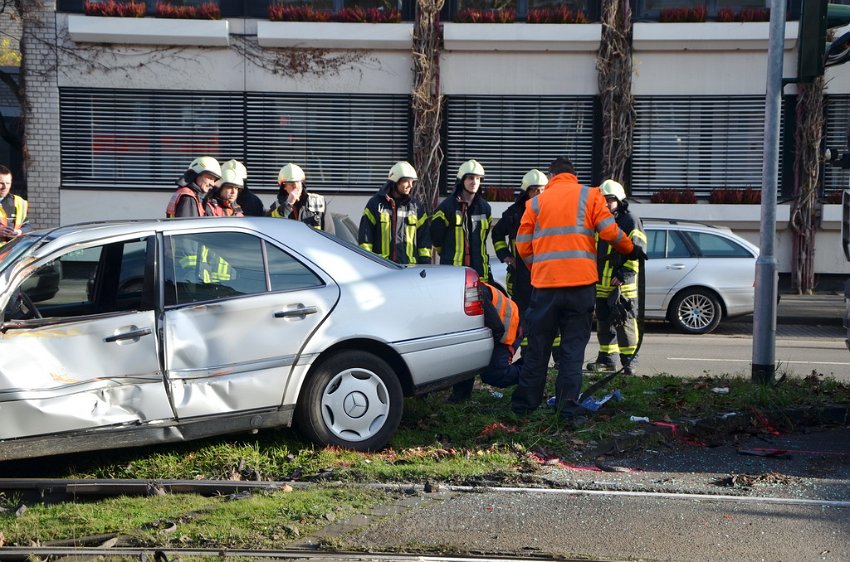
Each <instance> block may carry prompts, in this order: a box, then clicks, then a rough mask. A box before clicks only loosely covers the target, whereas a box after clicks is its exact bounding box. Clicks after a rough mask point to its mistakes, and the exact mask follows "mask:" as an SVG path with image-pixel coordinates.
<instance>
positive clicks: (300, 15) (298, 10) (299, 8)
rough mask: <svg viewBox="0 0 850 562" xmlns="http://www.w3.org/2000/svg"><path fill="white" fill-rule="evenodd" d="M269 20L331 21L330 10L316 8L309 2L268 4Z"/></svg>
mask: <svg viewBox="0 0 850 562" xmlns="http://www.w3.org/2000/svg"><path fill="white" fill-rule="evenodd" d="M268 14H269V19H270V20H271V21H331V16H332V15H333V14H332V13H331V11H330V10H317V9H315V8H313V6H310V5H309V4H301V5H291V4H269V10H268Z"/></svg>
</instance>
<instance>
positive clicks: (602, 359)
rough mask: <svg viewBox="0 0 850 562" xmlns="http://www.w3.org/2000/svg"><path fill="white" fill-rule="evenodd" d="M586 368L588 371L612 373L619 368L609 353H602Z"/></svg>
mask: <svg viewBox="0 0 850 562" xmlns="http://www.w3.org/2000/svg"><path fill="white" fill-rule="evenodd" d="M585 368H586V369H587V370H588V371H596V372H608V373H612V372H614V371H616V370H617V366H616V365H614V360H613V359H612V358H611V356H610V355H608V354H607V353H600V354H599V355H598V356H597V357H596V361H594V362H593V363H588V364H587V365H585Z"/></svg>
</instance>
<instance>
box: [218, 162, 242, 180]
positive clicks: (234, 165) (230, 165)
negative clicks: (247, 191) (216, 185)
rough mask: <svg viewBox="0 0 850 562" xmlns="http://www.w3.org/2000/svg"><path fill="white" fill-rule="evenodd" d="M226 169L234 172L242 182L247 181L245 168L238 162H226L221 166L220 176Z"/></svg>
mask: <svg viewBox="0 0 850 562" xmlns="http://www.w3.org/2000/svg"><path fill="white" fill-rule="evenodd" d="M228 169H229V170H233V171H235V172H236V173H237V174H239V177H240V178H242V179H243V180H247V179H248V169H247V168H245V164H243V163H242V162H240V161H239V160H228V161H227V162H225V163H224V164H222V165H221V171H222V174H223V173H224V172H225V170H228ZM240 185H241V184H240Z"/></svg>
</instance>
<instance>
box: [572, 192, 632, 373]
mask: <svg viewBox="0 0 850 562" xmlns="http://www.w3.org/2000/svg"><path fill="white" fill-rule="evenodd" d="M599 191H601V192H602V195H604V196H605V201H606V202H607V203H608V209H609V210H610V211H611V213H613V214H614V219H615V220H616V221H617V226H619V227H620V229H621V230H622V231H623V232H625V233H626V234H627V235H628V236H629V238H631V240H632V243H633V244H634V245H635V247H640V248H641V249H643V250H644V251H646V234H645V233H644V231H643V225H642V224H641V222H640V218H638V217H637V215H635V214H634V213H632V212H631V211H629V202H628V200H627V199H626V190H625V189H623V186H622V185H620V184H619V183H618V182H616V181H614V180H610V179H609V180H605V181H604V182H602V185H600V186H599ZM596 261H597V267H598V269H599V282H598V283H597V284H596V338H597V340H598V341H599V353H598V355H597V356H596V361H594V362H593V363H588V365H587V369H588V370H590V371H614V370H616V365H615V362H614V356H615V355H617V354H619V355H620V364H621V365H622V366H623V374H626V375H634V374H635V373H636V368H637V345H638V340H639V335H640V334H639V333H638V323H637V310H638V285H637V284H638V279H637V278H638V271H639V269H640V265H641V264H640V261H639V260H629V259H626V258H624V257H623V255H622V254H618V253H617V252H615V251H614V250H613V248H611V245H610V244H608V242H606V241H604V240H601V239H600V240H599V243H598V245H597V247H596Z"/></svg>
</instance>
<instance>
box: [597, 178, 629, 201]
mask: <svg viewBox="0 0 850 562" xmlns="http://www.w3.org/2000/svg"><path fill="white" fill-rule="evenodd" d="M599 191H601V192H602V195H604V196H605V197H616V198H617V201H624V200H625V199H626V190H625V189H623V186H622V185H620V184H619V183H618V182H616V181H614V180H605V181H603V182H602V185H600V186H599Z"/></svg>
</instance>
